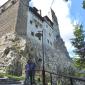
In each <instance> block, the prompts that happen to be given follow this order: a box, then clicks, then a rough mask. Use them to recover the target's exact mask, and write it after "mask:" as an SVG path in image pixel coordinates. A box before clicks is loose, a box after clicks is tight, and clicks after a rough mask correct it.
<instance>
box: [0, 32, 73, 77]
mask: <svg viewBox="0 0 85 85" xmlns="http://www.w3.org/2000/svg"><path fill="white" fill-rule="evenodd" d="M56 43H57V44H56ZM62 43H63V41H62V39H61V38H59V39H58V41H56V42H55V47H56V49H51V48H48V47H46V46H44V58H45V60H44V61H45V69H46V70H47V71H51V72H56V73H69V74H71V73H72V72H70V71H73V67H72V64H71V61H70V58H69V55H68V53H67V51H66V48H65V47H64V44H62ZM29 58H30V59H32V60H33V61H34V62H35V63H36V66H37V69H42V62H43V56H42V46H41V45H40V44H38V43H34V42H33V41H32V39H30V38H29V39H23V38H22V37H20V36H18V35H17V34H14V33H9V34H6V35H4V36H3V37H1V38H0V65H1V66H7V67H8V68H7V71H8V72H10V73H14V74H15V75H21V74H22V71H23V69H24V67H25V64H26V62H27V60H28V59H29ZM17 72H19V73H17Z"/></svg>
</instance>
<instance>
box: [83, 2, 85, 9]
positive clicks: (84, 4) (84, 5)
mask: <svg viewBox="0 0 85 85" xmlns="http://www.w3.org/2000/svg"><path fill="white" fill-rule="evenodd" d="M83 8H84V9H85V0H83Z"/></svg>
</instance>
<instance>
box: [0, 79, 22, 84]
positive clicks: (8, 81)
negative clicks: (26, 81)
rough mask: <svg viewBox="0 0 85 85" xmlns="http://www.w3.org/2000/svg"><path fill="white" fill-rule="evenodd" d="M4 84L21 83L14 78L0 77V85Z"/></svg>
mask: <svg viewBox="0 0 85 85" xmlns="http://www.w3.org/2000/svg"><path fill="white" fill-rule="evenodd" d="M2 84H3V85H4V84H16V85H17V84H21V82H19V81H16V80H14V79H8V78H0V85H2Z"/></svg>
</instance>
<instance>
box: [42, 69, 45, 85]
mask: <svg viewBox="0 0 85 85" xmlns="http://www.w3.org/2000/svg"><path fill="white" fill-rule="evenodd" d="M42 77H43V85H45V70H44V69H43V70H42Z"/></svg>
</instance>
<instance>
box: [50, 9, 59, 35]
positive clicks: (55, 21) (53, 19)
mask: <svg viewBox="0 0 85 85" xmlns="http://www.w3.org/2000/svg"><path fill="white" fill-rule="evenodd" d="M51 14H52V21H53V28H54V31H55V32H56V33H57V35H58V36H59V35H60V31H59V27H58V21H57V17H56V15H55V12H54V11H53V10H52V9H51Z"/></svg>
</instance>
